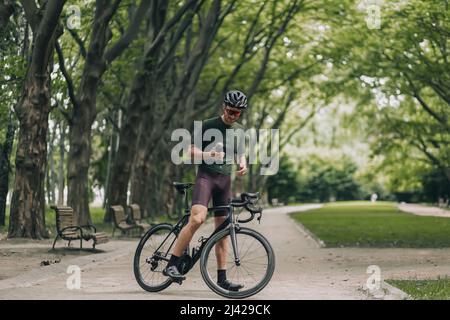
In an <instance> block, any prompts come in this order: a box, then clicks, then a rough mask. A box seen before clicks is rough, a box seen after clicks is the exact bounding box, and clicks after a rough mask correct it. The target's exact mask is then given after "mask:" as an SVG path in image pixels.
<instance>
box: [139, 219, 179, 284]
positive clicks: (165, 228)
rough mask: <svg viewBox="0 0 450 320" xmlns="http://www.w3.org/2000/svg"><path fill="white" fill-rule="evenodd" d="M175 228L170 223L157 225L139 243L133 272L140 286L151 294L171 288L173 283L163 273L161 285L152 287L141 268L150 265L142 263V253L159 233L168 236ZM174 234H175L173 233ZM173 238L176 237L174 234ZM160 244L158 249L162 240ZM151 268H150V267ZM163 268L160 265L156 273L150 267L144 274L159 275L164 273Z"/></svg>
mask: <svg viewBox="0 0 450 320" xmlns="http://www.w3.org/2000/svg"><path fill="white" fill-rule="evenodd" d="M172 230H173V227H172V225H171V224H168V223H160V224H157V225H155V226H154V227H152V228H150V229H149V230H148V231H147V232H146V233H145V234H144V236H143V237H142V238H141V240H140V241H139V244H138V246H137V248H136V252H135V254H134V260H133V270H134V277H135V278H136V281H137V283H138V284H139V286H140V287H141V288H142V289H144V290H146V291H149V292H158V291H161V290H164V289H166V288H167V287H169V286H170V285H171V284H172V281H171V280H170V279H169V278H167V277H165V276H163V275H162V273H161V275H160V278H161V283H158V284H156V285H152V284H149V283H148V282H147V281H146V280H145V279H144V277H143V272H142V270H141V266H143V265H144V266H145V265H149V263H148V262H145V264H144V263H143V262H141V255H142V251H143V249H144V247H145V245H146V244H147V243H149V241H150V239H151V237H152V236H153V237H155V236H156V234H157V232H160V231H166V232H167V234H170V233H172ZM172 234H173V233H172ZM173 236H175V235H174V234H173ZM175 237H176V236H175ZM164 239H165V237H162V240H164ZM158 240H159V242H158V241H157V242H156V243H157V244H156V248H157V247H158V246H159V245H160V244H161V239H158ZM156 248H154V250H156ZM150 252H151V250H150ZM166 264H167V263H164V262H163V263H161V265H162V266H164V267H165V265H166ZM148 267H149V266H148ZM162 269H163V268H162V267H160V266H159V265H158V266H157V269H155V270H154V271H153V270H151V268H150V267H149V270H145V271H144V272H146V274H148V273H149V272H150V271H151V272H153V273H155V274H156V273H159V272H162Z"/></svg>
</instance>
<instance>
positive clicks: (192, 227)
mask: <svg viewBox="0 0 450 320" xmlns="http://www.w3.org/2000/svg"><path fill="white" fill-rule="evenodd" d="M207 214H208V208H207V207H205V206H203V205H201V204H194V205H193V206H192V209H191V216H190V217H189V222H188V224H187V225H186V226H185V227H184V228H183V229H181V232H180V234H179V235H178V239H177V243H176V244H175V247H174V248H173V253H172V254H173V255H175V256H178V257H180V256H181V255H182V254H183V251H184V250H185V249H186V247H187V246H188V245H189V243H190V242H191V240H192V237H193V236H194V233H195V232H196V231H197V230H198V228H199V227H200V226H201V225H202V224H203V222H205V220H206V215H207Z"/></svg>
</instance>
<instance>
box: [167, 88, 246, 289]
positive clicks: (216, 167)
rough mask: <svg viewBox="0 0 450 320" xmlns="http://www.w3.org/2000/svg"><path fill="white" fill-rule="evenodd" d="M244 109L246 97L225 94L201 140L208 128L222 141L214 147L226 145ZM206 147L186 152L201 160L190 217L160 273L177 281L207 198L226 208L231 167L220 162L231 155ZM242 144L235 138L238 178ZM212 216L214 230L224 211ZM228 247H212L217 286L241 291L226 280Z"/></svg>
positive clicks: (202, 218) (243, 167) (205, 123)
mask: <svg viewBox="0 0 450 320" xmlns="http://www.w3.org/2000/svg"><path fill="white" fill-rule="evenodd" d="M246 108H247V97H246V96H245V94H243V93H242V92H240V91H236V90H234V91H230V92H228V93H227V94H226V95H225V98H224V101H223V104H222V114H221V115H220V116H218V117H215V118H211V119H208V120H205V121H203V123H202V132H201V136H202V137H203V133H204V132H205V131H206V130H208V129H217V130H219V131H220V132H221V133H222V137H223V139H224V140H223V143H222V142H221V141H215V142H217V143H216V146H228V145H227V142H226V129H242V130H243V126H242V125H240V124H238V123H237V122H236V121H237V120H238V119H239V117H240V115H241V113H242V111H243V110H245V109H246ZM202 140H203V139H202ZM229 143H234V138H233V141H231V142H230V141H229ZM209 144H210V143H209V142H205V141H203V142H201V143H200V144H198V145H196V144H192V145H191V146H190V150H189V151H190V155H191V159H192V158H194V159H201V160H202V162H201V164H200V165H199V168H198V172H197V177H196V181H195V186H194V192H193V196H192V207H191V215H190V218H189V222H188V224H187V225H186V226H185V227H184V228H183V229H182V230H181V232H180V234H179V236H178V239H177V242H176V244H175V246H174V250H173V253H172V256H171V258H170V260H169V262H168V264H167V266H166V268H165V269H164V270H163V274H164V275H165V276H168V277H170V278H171V279H172V280H174V281H177V282H180V281H181V280H184V279H186V277H185V276H184V275H182V274H181V273H180V271H179V268H178V262H179V258H180V256H181V255H182V254H183V251H184V250H185V249H186V248H187V246H188V245H189V243H190V241H191V239H192V237H193V236H194V234H195V232H196V231H197V230H198V228H199V227H200V226H201V225H202V223H203V222H204V221H205V220H206V216H207V214H208V203H209V201H210V199H211V198H212V200H213V205H214V206H221V205H228V204H229V202H230V199H231V177H230V175H231V164H229V163H227V162H228V161H224V159H230V157H234V155H230V154H228V155H227V149H228V148H227V147H226V148H225V149H224V151H221V150H217V148H216V150H214V149H213V150H211V151H205V148H206V147H207V146H208V145H209ZM243 145H244V143H243V141H242V139H238V146H237V149H236V152H235V153H236V158H237V162H238V164H239V170H238V171H237V172H236V173H237V175H239V176H242V175H244V174H245V173H246V172H247V164H246V159H245V154H244V150H243ZM207 160H209V161H207ZM213 161H214V162H213ZM211 162H213V163H211ZM214 216H215V218H214V220H215V221H214V224H215V227H216V228H217V227H218V226H220V225H221V224H222V223H223V222H224V221H225V220H226V218H227V217H226V216H227V212H226V211H222V212H215V213H214ZM228 247H229V244H228V241H226V239H223V241H221V242H219V243H218V244H217V245H216V247H215V252H216V258H217V266H218V270H217V283H218V285H219V286H220V287H222V288H224V289H226V290H230V291H239V289H241V288H243V285H240V284H234V283H232V282H230V281H229V280H227V276H226V256H227V252H228V250H229V248H228Z"/></svg>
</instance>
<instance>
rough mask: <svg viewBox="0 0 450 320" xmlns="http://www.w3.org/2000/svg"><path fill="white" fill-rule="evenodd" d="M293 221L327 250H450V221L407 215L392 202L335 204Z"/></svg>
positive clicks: (298, 216)
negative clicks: (383, 248)
mask: <svg viewBox="0 0 450 320" xmlns="http://www.w3.org/2000/svg"><path fill="white" fill-rule="evenodd" d="M293 217H294V219H295V220H297V221H299V222H301V223H302V224H303V225H304V226H305V227H306V228H307V229H309V230H310V231H311V232H312V233H314V234H315V235H316V236H317V237H319V238H320V239H321V240H322V241H324V243H325V245H326V246H327V247H341V246H343V247H405V248H406V247H409V248H442V247H450V218H442V217H424V216H416V215H413V214H408V213H404V212H401V211H399V210H398V209H397V208H396V204H395V203H392V202H376V203H371V202H368V201H355V202H336V203H330V204H326V205H325V206H324V207H322V208H320V209H315V210H311V211H307V212H299V213H295V214H293Z"/></svg>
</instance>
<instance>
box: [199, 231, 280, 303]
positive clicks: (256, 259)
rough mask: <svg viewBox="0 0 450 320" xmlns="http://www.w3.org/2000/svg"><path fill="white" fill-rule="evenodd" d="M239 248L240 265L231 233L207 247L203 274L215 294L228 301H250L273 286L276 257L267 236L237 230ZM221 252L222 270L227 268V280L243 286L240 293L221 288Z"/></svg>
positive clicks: (215, 239)
mask: <svg viewBox="0 0 450 320" xmlns="http://www.w3.org/2000/svg"><path fill="white" fill-rule="evenodd" d="M235 230H236V229H235ZM235 247H236V249H237V250H236V251H237V257H238V259H239V262H236V261H235V253H234V250H233V245H232V243H231V236H230V229H226V230H223V231H221V232H219V233H217V234H216V235H214V236H213V237H211V239H209V241H208V242H207V243H206V245H205V248H204V250H203V252H202V256H201V260H200V270H201V273H202V277H203V280H204V281H205V283H206V284H207V286H208V287H209V288H210V289H211V290H213V291H214V292H215V293H217V294H219V295H221V296H223V297H226V298H234V299H241V298H247V297H250V296H252V295H254V294H256V293H258V292H260V291H261V290H262V289H263V288H264V287H265V286H266V285H267V284H268V283H269V281H270V279H271V278H272V275H273V272H274V270H275V254H274V252H273V249H272V247H271V245H270V243H269V242H268V241H267V239H266V238H265V237H264V236H263V235H261V234H260V233H258V232H256V231H255V230H252V229H248V228H239V229H237V230H236V246H235ZM219 252H222V254H219V256H220V268H221V269H222V268H223V266H224V265H226V275H227V279H228V280H229V281H230V282H232V283H234V284H240V285H242V286H243V287H242V288H241V289H240V290H239V291H230V290H226V289H224V288H222V287H220V286H219V285H218V284H217V280H218V279H217V269H218V268H219V264H218V259H217V256H216V253H219Z"/></svg>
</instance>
